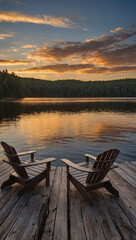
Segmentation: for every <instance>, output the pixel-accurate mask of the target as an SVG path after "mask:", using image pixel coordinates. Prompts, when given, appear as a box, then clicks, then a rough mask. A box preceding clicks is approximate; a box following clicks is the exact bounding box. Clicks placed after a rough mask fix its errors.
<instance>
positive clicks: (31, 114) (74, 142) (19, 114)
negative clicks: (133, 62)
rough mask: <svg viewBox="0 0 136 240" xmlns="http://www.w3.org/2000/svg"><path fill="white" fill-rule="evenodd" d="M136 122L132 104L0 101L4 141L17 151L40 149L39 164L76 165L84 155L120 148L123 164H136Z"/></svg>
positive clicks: (135, 109)
mask: <svg viewBox="0 0 136 240" xmlns="http://www.w3.org/2000/svg"><path fill="white" fill-rule="evenodd" d="M135 117H136V100H134V99H133V100H131V101H126V100H125V101H124V100H122V101H120V102H119V100H114V101H113V99H112V100H111V101H110V100H109V101H107V100H106V101H105V100H103V101H102V100H98V101H97V99H95V100H90V99H86V100H85V99H83V100H80V99H77V100H75V101H73V100H70V101H68V100H65V101H64V102H63V101H62V100H59V101H58V100H57V101H55V100H52V101H49V100H47V99H45V100H43V99H42V100H41V99H37V100H36V99H31V100H29V99H28V100H27V99H24V100H17V101H0V136H1V140H5V141H7V142H8V143H10V144H12V145H14V146H16V147H17V149H18V151H26V150H30V149H38V150H39V156H38V157H39V158H43V157H48V156H53V157H57V159H58V160H59V158H61V157H67V158H70V159H71V160H73V161H75V162H76V161H77V162H78V161H81V160H82V156H83V154H84V153H86V152H91V153H92V154H96V153H98V152H100V151H103V150H105V149H107V148H111V147H116V148H119V149H120V150H121V154H120V159H119V160H120V161H122V160H135V154H136V151H135V140H136V127H135V119H136V118H135ZM0 153H1V154H2V149H1V148H0ZM59 163H60V162H59V161H58V162H57V164H59Z"/></svg>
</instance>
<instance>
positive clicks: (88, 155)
mask: <svg viewBox="0 0 136 240" xmlns="http://www.w3.org/2000/svg"><path fill="white" fill-rule="evenodd" d="M85 157H88V158H92V159H93V160H96V157H94V156H93V155H90V154H85Z"/></svg>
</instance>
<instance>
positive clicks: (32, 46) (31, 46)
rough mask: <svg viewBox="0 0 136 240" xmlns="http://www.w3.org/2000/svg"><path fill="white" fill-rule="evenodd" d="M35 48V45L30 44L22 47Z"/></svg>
mask: <svg viewBox="0 0 136 240" xmlns="http://www.w3.org/2000/svg"><path fill="white" fill-rule="evenodd" d="M36 47H37V46H36V45H32V44H27V45H24V46H22V48H36Z"/></svg>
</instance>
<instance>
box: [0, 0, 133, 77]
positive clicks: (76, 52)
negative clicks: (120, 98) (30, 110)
mask: <svg viewBox="0 0 136 240" xmlns="http://www.w3.org/2000/svg"><path fill="white" fill-rule="evenodd" d="M3 69H8V70H9V72H15V73H16V74H17V75H20V76H24V77H35V78H41V79H45V80H46V79H47V80H57V79H80V80H111V79H118V78H130V77H132V78H134V77H136V0H114V1H113V0H84V1H83V0H67V1H66V0H57V1H56V0H50V1H45V0H38V1H34V0H0V70H3Z"/></svg>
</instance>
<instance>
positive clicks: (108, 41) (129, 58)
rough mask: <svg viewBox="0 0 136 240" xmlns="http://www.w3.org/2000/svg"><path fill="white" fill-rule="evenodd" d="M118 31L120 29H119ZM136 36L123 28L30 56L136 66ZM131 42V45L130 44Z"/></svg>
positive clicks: (48, 47)
mask: <svg viewBox="0 0 136 240" xmlns="http://www.w3.org/2000/svg"><path fill="white" fill-rule="evenodd" d="M117 29H118V28H117ZM135 36H136V31H135V30H134V29H132V28H131V27H130V29H126V30H125V29H124V30H123V28H122V31H119V30H118V31H117V30H116V32H115V33H113V34H110V35H107V34H105V35H101V36H99V37H97V38H94V39H88V40H86V41H84V42H62V41H60V43H59V42H57V43H56V44H55V43H53V44H49V45H47V44H46V45H45V46H43V47H42V48H38V49H37V50H35V51H32V52H31V53H30V54H29V58H30V59H31V58H33V59H43V60H45V61H48V60H54V61H59V62H62V61H64V60H70V61H74V60H75V61H77V59H78V60H80V61H86V62H90V63H95V64H99V65H102V66H105V65H115V64H122V65H124V64H134V63H135V61H136V48H135V45H134V44H133V45H132V43H131V41H130V40H131V38H132V37H135ZM125 41H126V42H125ZM129 41H130V43H128V42H129Z"/></svg>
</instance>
